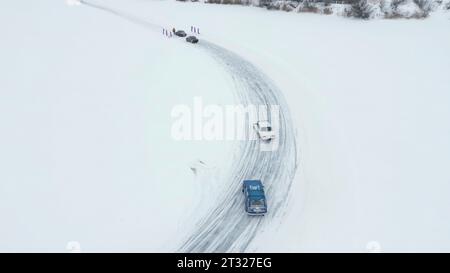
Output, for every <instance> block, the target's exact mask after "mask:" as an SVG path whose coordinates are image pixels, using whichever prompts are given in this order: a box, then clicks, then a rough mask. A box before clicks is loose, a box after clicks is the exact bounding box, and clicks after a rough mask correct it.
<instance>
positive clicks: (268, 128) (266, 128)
mask: <svg viewBox="0 0 450 273" xmlns="http://www.w3.org/2000/svg"><path fill="white" fill-rule="evenodd" d="M261 131H263V132H270V131H272V127H261Z"/></svg>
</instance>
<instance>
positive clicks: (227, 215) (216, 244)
mask: <svg viewBox="0 0 450 273" xmlns="http://www.w3.org/2000/svg"><path fill="white" fill-rule="evenodd" d="M198 46H199V47H200V48H202V49H203V50H205V51H206V52H207V53H209V54H210V55H211V56H212V57H214V58H215V59H216V60H217V61H218V62H219V63H220V64H221V65H223V66H224V67H225V68H226V70H227V71H228V73H230V75H231V77H232V79H233V81H234V83H235V85H236V97H237V98H238V102H239V103H242V104H243V105H244V106H246V105H250V104H252V105H267V106H270V105H279V106H280V112H281V113H280V130H279V135H277V137H278V138H279V146H278V149H277V150H275V151H262V150H261V149H260V145H259V142H258V141H241V142H240V145H239V147H238V149H239V153H237V156H236V158H235V159H234V160H235V162H234V164H233V166H232V172H231V173H230V175H229V177H228V180H227V181H229V185H228V186H227V187H226V189H227V190H226V192H224V193H223V198H222V199H220V200H218V203H217V204H216V207H215V209H213V210H212V211H210V213H209V214H208V215H207V216H206V217H205V218H204V219H202V220H201V221H200V223H198V225H197V230H196V231H195V232H194V233H193V234H192V235H190V236H189V237H188V239H187V240H186V241H185V242H184V244H183V245H182V246H181V248H180V249H179V251H181V252H242V251H246V250H247V248H248V246H249V244H250V242H251V241H252V239H253V238H254V237H255V235H256V234H257V231H258V229H259V228H261V227H263V226H264V225H268V224H270V223H274V222H275V221H273V220H274V219H275V218H277V217H280V216H281V215H282V206H283V205H284V204H285V201H286V199H287V196H288V194H289V191H290V187H291V184H292V180H293V178H294V174H295V171H296V168H297V161H296V159H297V147H296V142H295V134H294V128H293V126H292V121H291V118H290V115H289V110H288V107H287V104H286V102H285V101H284V99H283V96H282V95H281V93H280V91H279V90H278V89H277V88H276V87H275V86H274V85H273V84H272V83H271V82H270V80H269V79H268V77H267V76H265V75H264V74H263V73H262V72H261V71H259V70H258V69H257V68H256V67H255V66H254V65H252V64H251V63H250V62H248V61H246V60H244V59H243V58H241V57H240V56H238V55H237V54H234V53H233V52H231V51H229V50H226V49H224V48H222V47H220V46H217V45H215V44H213V43H210V42H207V41H204V40H203V41H201V42H200V43H199V44H198ZM244 179H261V180H262V181H263V184H264V186H265V189H266V195H267V201H268V209H269V212H268V213H267V214H266V215H265V216H264V217H255V216H249V215H247V214H245V212H244V196H243V194H242V192H241V188H242V181H243V180H244Z"/></svg>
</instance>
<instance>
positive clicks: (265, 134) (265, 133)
mask: <svg viewBox="0 0 450 273" xmlns="http://www.w3.org/2000/svg"><path fill="white" fill-rule="evenodd" d="M253 127H254V128H255V130H256V132H257V133H258V136H259V137H260V138H261V139H262V140H271V139H274V138H275V132H274V131H273V130H272V126H271V125H270V122H269V121H267V120H261V121H258V122H257V123H255V124H254V125H253Z"/></svg>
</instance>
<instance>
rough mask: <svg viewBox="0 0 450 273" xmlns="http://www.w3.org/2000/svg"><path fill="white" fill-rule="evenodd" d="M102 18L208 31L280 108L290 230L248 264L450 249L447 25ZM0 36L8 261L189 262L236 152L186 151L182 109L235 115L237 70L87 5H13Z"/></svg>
mask: <svg viewBox="0 0 450 273" xmlns="http://www.w3.org/2000/svg"><path fill="white" fill-rule="evenodd" d="M35 2H36V3H35ZM95 3H99V4H102V5H106V6H108V7H113V8H115V9H117V10H120V11H123V12H124V13H128V14H132V15H133V16H135V18H140V19H142V20H147V21H149V22H152V23H155V24H158V25H160V26H164V27H167V28H169V29H170V28H172V27H176V28H184V29H185V30H189V27H190V26H192V25H195V26H198V27H200V30H201V33H202V34H201V35H200V37H199V38H200V39H201V41H200V43H201V42H202V39H206V40H208V41H210V42H214V43H215V44H218V45H220V46H222V47H224V48H227V49H229V50H231V51H233V52H235V53H237V54H239V55H240V56H242V57H244V58H245V59H246V60H247V61H249V62H251V63H253V64H254V65H255V66H256V67H258V68H259V69H260V70H261V71H262V72H264V73H265V74H266V75H269V77H270V80H272V81H273V82H274V84H275V85H276V86H277V87H278V88H279V89H280V90H281V92H282V93H283V95H284V97H285V98H286V100H287V102H288V105H289V110H290V112H291V115H292V116H293V119H294V126H295V129H296V137H297V144H298V148H299V158H298V159H299V166H298V169H297V170H298V171H297V174H296V176H295V178H294V180H293V186H292V188H291V191H290V194H289V195H288V196H286V199H287V206H286V207H285V208H284V210H285V211H284V212H285V214H284V215H283V216H280V217H278V218H275V219H273V221H271V222H270V221H266V223H265V224H264V226H263V227H262V228H260V229H258V230H257V233H256V236H255V238H254V240H253V243H252V244H251V245H250V246H249V247H248V249H247V251H367V244H368V243H369V245H373V243H372V244H371V243H370V242H376V243H375V245H377V246H379V247H381V250H382V251H450V247H449V246H450V235H449V232H448V230H450V220H448V217H447V214H448V211H449V210H450V202H449V201H448V197H449V196H450V173H449V172H448V171H447V165H448V162H450V142H449V140H448V139H449V136H450V110H449V107H448V104H449V102H450V94H449V90H450V89H449V87H450V77H448V74H449V72H450V58H449V57H450V56H449V54H450V52H449V49H450V27H449V25H450V14H448V13H434V14H433V15H432V16H431V17H430V18H428V19H425V20H389V21H388V20H373V21H368V22H365V21H364V22H363V21H359V20H349V19H345V18H341V17H337V16H321V15H315V14H295V13H285V12H275V11H267V10H264V9H257V8H252V7H241V6H224V5H207V4H201V3H180V2H175V1H172V0H168V1H144V0H127V1H125V0H109V1H106V0H104V1H99V0H97V1H95ZM0 23H1V25H2V26H3V27H2V28H1V29H0V34H1V36H2V43H0V60H1V62H0V90H1V94H2V98H3V99H2V100H0V124H1V134H0V148H1V153H0V215H2V218H1V220H0V251H66V244H67V243H68V242H70V241H77V242H79V243H80V245H81V249H82V251H176V250H178V249H179V247H180V245H181V244H182V242H183V240H184V238H186V236H188V235H189V233H191V232H192V231H193V230H195V229H196V226H195V223H196V222H197V221H198V220H200V219H202V218H203V217H204V216H205V214H206V213H207V212H208V209H210V208H211V207H212V206H213V205H214V202H215V200H216V198H218V197H219V196H220V194H221V192H222V190H223V189H222V188H221V187H222V186H223V184H222V183H223V181H222V179H221V178H222V177H224V176H226V173H227V171H228V170H229V168H230V164H231V162H230V161H231V160H232V158H233V157H232V155H233V149H234V147H235V146H236V145H237V143H236V142H234V141H175V140H174V139H173V138H172V137H171V134H170V130H171V126H172V122H173V119H172V117H171V110H172V108H173V107H174V106H175V105H178V104H187V105H191V104H192V102H193V98H194V97H195V96H201V97H202V98H203V101H204V102H205V104H208V103H213V104H219V105H225V104H232V103H236V101H235V97H234V96H233V92H235V91H236V90H234V88H235V86H234V85H233V84H232V82H231V81H230V77H229V75H227V73H226V71H225V70H224V69H223V68H222V67H220V66H219V65H218V64H217V62H215V61H214V60H213V59H212V58H211V57H210V56H209V55H208V54H206V53H205V52H204V51H202V50H200V49H199V48H198V47H196V46H194V45H190V44H186V43H181V42H177V41H176V40H175V39H167V38H165V37H164V36H163V35H162V29H158V27H156V28H154V27H146V26H143V25H139V24H136V23H135V22H132V21H129V20H125V19H124V18H123V17H120V16H116V15H113V14H111V13H108V12H105V11H101V10H98V9H95V8H91V7H88V6H85V5H81V6H68V5H66V3H65V1H59V0H58V1H56V0H42V1H25V0H17V1H12V2H9V3H8V4H7V5H5V6H4V7H3V8H2V9H1V10H0ZM198 159H200V160H202V161H204V162H205V163H206V164H207V166H206V167H201V168H203V169H204V170H202V172H201V173H202V175H197V178H196V176H194V174H193V172H192V171H191V169H190V167H191V166H192V164H193V163H192V162H195V161H196V160H198ZM194 165H195V166H199V164H198V163H195V164H194ZM242 212H243V211H242ZM243 213H244V212H243Z"/></svg>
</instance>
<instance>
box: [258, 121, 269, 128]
mask: <svg viewBox="0 0 450 273" xmlns="http://www.w3.org/2000/svg"><path fill="white" fill-rule="evenodd" d="M258 124H259V126H261V127H269V126H270V122H269V121H267V120H261V121H258Z"/></svg>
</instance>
